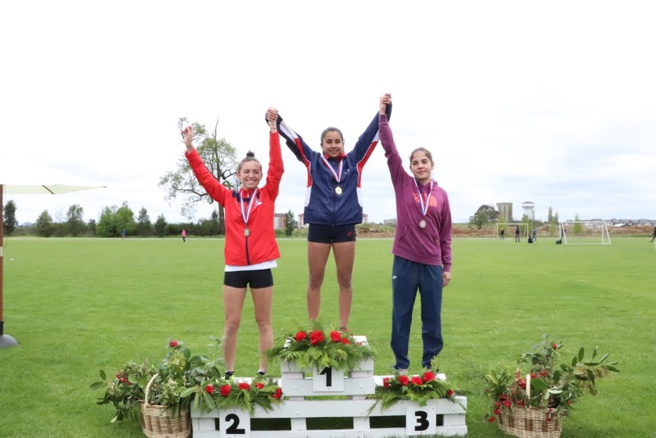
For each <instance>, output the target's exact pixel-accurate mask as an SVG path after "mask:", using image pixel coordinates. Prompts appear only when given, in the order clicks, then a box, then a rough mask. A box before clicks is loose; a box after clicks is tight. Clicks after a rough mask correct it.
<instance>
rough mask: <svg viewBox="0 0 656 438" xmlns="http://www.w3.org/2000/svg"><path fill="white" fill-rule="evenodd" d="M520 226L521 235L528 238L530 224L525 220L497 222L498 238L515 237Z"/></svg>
mask: <svg viewBox="0 0 656 438" xmlns="http://www.w3.org/2000/svg"><path fill="white" fill-rule="evenodd" d="M517 227H519V237H521V238H523V239H528V224H527V223H525V222H497V229H496V237H497V239H514V238H515V231H516V230H517Z"/></svg>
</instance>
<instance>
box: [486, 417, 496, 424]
mask: <svg viewBox="0 0 656 438" xmlns="http://www.w3.org/2000/svg"><path fill="white" fill-rule="evenodd" d="M494 419H495V418H494V417H488V418H487V421H488V423H494Z"/></svg>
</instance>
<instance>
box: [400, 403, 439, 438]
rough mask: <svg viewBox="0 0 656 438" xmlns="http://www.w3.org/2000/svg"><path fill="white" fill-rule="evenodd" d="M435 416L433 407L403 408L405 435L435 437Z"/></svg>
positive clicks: (431, 405) (409, 406)
mask: <svg viewBox="0 0 656 438" xmlns="http://www.w3.org/2000/svg"><path fill="white" fill-rule="evenodd" d="M436 430H437V415H436V414H435V405H433V404H430V405H428V404H427V405H426V406H419V405H417V406H411V405H408V406H406V408H405V434H406V435H408V436H417V435H435V433H436Z"/></svg>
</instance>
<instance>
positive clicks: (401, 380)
mask: <svg viewBox="0 0 656 438" xmlns="http://www.w3.org/2000/svg"><path fill="white" fill-rule="evenodd" d="M409 381H410V379H408V376H399V383H400V384H401V385H403V386H408V382H409Z"/></svg>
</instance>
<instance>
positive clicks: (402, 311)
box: [378, 94, 452, 374]
mask: <svg viewBox="0 0 656 438" xmlns="http://www.w3.org/2000/svg"><path fill="white" fill-rule="evenodd" d="M391 99H392V97H391V96H390V95H389V94H386V95H385V96H383V97H381V98H380V109H379V112H378V114H379V116H378V117H379V127H380V142H381V144H382V146H383V148H384V149H385V157H386V158H387V167H388V168H389V171H390V176H391V178H392V185H393V186H394V194H395V197H396V231H397V232H396V234H395V236H394V244H393V245H392V254H394V261H393V264H392V336H391V341H390V345H391V347H392V351H393V352H394V357H395V359H396V363H395V364H394V369H395V370H396V371H397V372H398V373H399V374H406V373H407V371H408V368H409V367H410V359H409V357H408V349H409V342H410V327H411V325H412V314H413V309H414V304H415V299H416V297H417V290H419V295H420V300H421V338H422V342H423V354H422V357H421V365H422V367H424V368H426V369H428V370H430V369H431V368H432V362H433V359H434V358H435V357H436V356H437V355H438V354H439V353H440V351H442V348H443V346H444V341H443V338H442V317H441V313H442V289H443V288H444V287H446V286H448V285H449V282H450V281H451V263H452V258H451V229H452V221H451V209H450V207H449V198H448V196H447V193H446V191H445V190H444V189H443V188H441V187H439V186H438V185H437V182H435V181H434V180H433V179H432V178H431V173H432V171H433V168H434V166H435V163H434V162H433V156H432V154H431V153H430V151H428V150H427V149H425V148H417V149H415V150H414V151H412V153H411V154H410V166H409V168H410V174H408V172H407V171H406V170H405V168H404V166H403V160H402V159H401V156H400V155H399V151H398V150H397V148H396V144H395V143H394V137H393V135H392V130H391V128H390V125H389V122H388V119H387V114H386V111H387V109H388V106H389V105H391V103H392V102H391Z"/></svg>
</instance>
